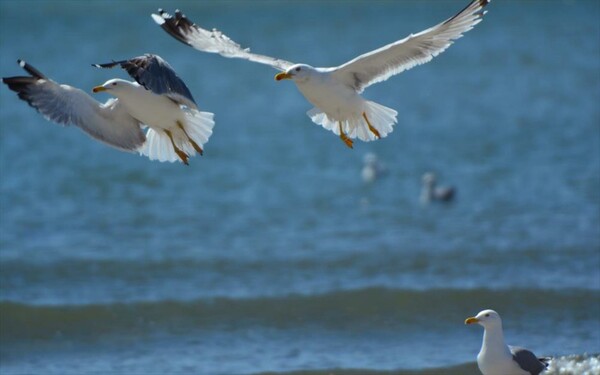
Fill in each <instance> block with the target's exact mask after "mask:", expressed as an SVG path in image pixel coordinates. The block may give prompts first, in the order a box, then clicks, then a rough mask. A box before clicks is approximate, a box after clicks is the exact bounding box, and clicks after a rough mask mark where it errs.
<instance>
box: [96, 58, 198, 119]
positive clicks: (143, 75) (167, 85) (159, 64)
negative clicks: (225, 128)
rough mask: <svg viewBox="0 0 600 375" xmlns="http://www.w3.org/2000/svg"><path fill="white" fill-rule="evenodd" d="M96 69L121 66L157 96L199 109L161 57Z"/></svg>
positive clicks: (103, 65) (105, 65) (115, 63)
mask: <svg viewBox="0 0 600 375" xmlns="http://www.w3.org/2000/svg"><path fill="white" fill-rule="evenodd" d="M92 65H93V66H95V67H96V68H113V67H115V66H117V65H119V66H120V67H121V68H123V69H125V70H126V71H127V73H128V74H129V75H130V76H131V78H133V79H135V80H136V82H137V83H139V84H140V85H142V86H144V87H145V88H146V89H147V90H150V91H152V92H153V93H155V94H157V95H166V96H167V97H169V98H170V99H171V100H173V101H174V102H176V103H177V104H181V105H185V106H187V107H190V108H193V109H198V106H197V105H196V101H195V100H194V97H193V96H192V93H191V92H190V90H189V89H188V88H187V86H186V85H185V83H184V82H183V81H182V80H181V78H179V76H178V75H177V73H175V71H174V70H173V68H171V66H170V65H169V64H168V63H167V62H166V61H165V60H163V59H162V58H161V57H160V56H157V55H151V54H145V55H143V56H138V57H134V58H132V59H129V60H122V61H113V62H110V63H106V64H92Z"/></svg>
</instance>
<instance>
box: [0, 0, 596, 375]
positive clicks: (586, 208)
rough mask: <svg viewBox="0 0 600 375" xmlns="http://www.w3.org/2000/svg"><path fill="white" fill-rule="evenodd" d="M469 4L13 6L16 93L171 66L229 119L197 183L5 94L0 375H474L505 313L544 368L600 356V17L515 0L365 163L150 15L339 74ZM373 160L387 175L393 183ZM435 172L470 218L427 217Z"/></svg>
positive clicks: (300, 103)
mask: <svg viewBox="0 0 600 375" xmlns="http://www.w3.org/2000/svg"><path fill="white" fill-rule="evenodd" d="M466 3H467V1H466V0H456V1H454V0H452V1H450V0H448V1H444V2H441V1H426V0H422V1H416V0H415V1H385V2H380V1H375V2H373V1H352V2H342V1H328V2H312V1H310V2H300V1H294V2H285V3H283V2H276V1H264V2H263V1H260V2H259V1H253V2H243V1H226V2H219V1H208V2H154V1H148V2H146V1H139V2H138V1H130V2H99V1H97V2H94V1H92V2H67V1H47V2H34V1H6V0H0V73H1V75H2V76H3V77H7V76H14V75H21V74H22V70H21V69H20V68H19V66H18V65H17V64H16V59H17V58H23V59H25V60H27V61H28V62H29V63H31V64H32V65H33V66H35V67H36V68H38V69H39V70H40V71H42V72H43V73H44V74H46V75H47V76H49V77H51V78H52V79H54V80H55V81H57V82H61V83H66V84H70V85H73V86H76V87H79V88H82V89H84V90H87V91H90V90H91V88H92V87H93V86H95V85H98V84H101V83H103V82H104V81H106V80H108V79H109V78H113V77H120V78H127V75H126V74H125V72H123V71H120V70H116V69H115V70H98V69H94V68H92V67H91V66H90V64H92V63H103V62H108V61H111V60H112V59H123V58H129V57H133V56H138V55H141V54H143V53H147V52H148V53H156V54H159V55H161V56H162V57H163V58H165V59H166V60H168V61H169V63H170V64H171V65H172V66H173V68H174V69H175V70H176V71H177V72H178V74H179V75H180V76H181V77H182V79H184V80H185V81H186V83H187V84H188V86H189V88H190V90H191V92H192V93H193V95H194V97H195V98H196V101H197V102H198V104H199V106H200V108H201V109H202V110H206V111H210V112H214V113H215V120H216V127H215V131H214V134H213V136H212V137H211V139H210V141H209V142H208V143H207V144H206V146H205V155H204V156H202V157H195V158H193V159H191V160H190V164H191V165H190V166H189V167H185V166H183V165H181V164H180V163H176V164H170V163H158V162H151V161H149V160H148V159H146V158H143V157H141V156H139V155H136V154H128V153H123V152H119V151H117V150H114V149H111V148H109V147H107V146H105V145H103V144H100V143H98V142H96V141H94V140H92V139H90V138H89V137H87V136H86V135H85V134H83V133H82V132H81V131H79V130H78V129H76V128H61V127H60V126H57V125H54V124H51V123H49V122H47V121H46V120H44V119H43V118H42V117H41V116H40V115H39V114H37V113H36V112H35V111H34V110H33V109H32V108H30V107H29V106H27V105H26V103H24V102H22V101H20V100H18V99H17V97H16V95H15V94H14V93H13V92H11V91H9V90H8V89H7V88H6V86H4V85H3V86H2V87H1V88H0V372H1V373H2V374H20V373H44V374H68V373H77V374H82V373H115V374H122V373H155V374H159V373H160V374H162V373H195V374H255V373H261V372H275V373H285V372H291V371H307V372H309V373H315V374H316V373H322V372H323V373H326V372H325V371H326V370H327V369H338V370H336V371H337V372H336V373H347V372H348V371H350V370H351V369H360V370H357V371H358V372H356V373H361V374H363V373H375V372H377V371H383V372H386V373H387V372H394V373H403V374H404V373H411V372H410V371H413V370H414V371H417V372H419V373H428V374H431V373H432V371H433V370H430V369H431V368H440V369H441V370H440V371H441V373H457V374H471V373H474V374H475V373H477V370H476V369H475V367H474V366H473V362H474V360H475V357H476V355H477V352H478V351H479V347H480V344H481V336H482V330H481V329H480V327H471V326H464V325H463V321H464V319H465V318H466V317H468V316H472V315H474V314H476V313H477V312H478V311H480V310H483V309H485V308H494V309H496V310H497V311H498V312H499V313H500V314H501V315H502V317H503V318H504V328H505V336H506V338H507V340H508V341H509V343H512V344H519V345H523V346H526V347H529V348H531V349H533V350H534V351H535V352H536V354H539V355H547V356H556V357H558V358H567V357H565V356H567V355H583V354H584V353H600V106H599V105H598V103H600V24H599V23H598V19H600V3H598V2H597V1H592V0H589V1H577V2H574V1H554V0H552V1H548V0H544V1H542V0H539V1H535V0H532V1H527V2H522V1H509V0H504V1H493V2H492V3H491V4H490V5H489V8H488V10H489V13H488V14H487V15H486V17H485V19H484V21H483V22H482V23H481V24H479V25H477V26H476V27H475V29H473V30H472V31H470V32H468V33H467V34H466V35H465V36H464V38H462V39H460V40H458V41H457V42H456V43H455V44H454V45H453V46H452V47H451V48H449V49H448V51H446V52H444V53H443V54H442V55H440V56H438V57H437V58H435V59H434V60H433V61H432V62H430V63H428V64H426V65H423V66H420V67H417V68H414V69H412V70H410V71H408V72H405V73H403V74H401V75H399V76H396V77H393V78H391V79H389V80H388V81H386V82H384V83H381V84H377V85H374V86H372V87H369V88H368V89H367V90H366V92H365V97H367V98H368V99H370V100H374V101H376V102H378V103H381V104H383V105H385V106H388V107H391V108H394V109H396V110H397V111H398V113H399V114H398V124H397V125H396V127H395V130H394V132H393V133H391V134H390V135H389V136H388V137H387V138H385V139H382V140H379V141H376V142H372V143H362V142H359V141H357V142H356V143H355V148H354V150H350V149H348V148H346V147H345V146H344V144H343V143H342V142H341V141H340V140H339V139H338V137H336V136H335V135H333V134H332V133H330V132H327V131H325V130H324V129H322V128H321V127H319V126H317V125H315V124H313V123H312V122H311V121H310V119H309V118H308V117H307V116H306V115H305V112H306V111H307V110H309V109H310V108H311V106H310V105H309V104H308V102H306V101H305V100H304V98H303V97H302V96H301V95H300V94H299V92H298V91H297V89H296V88H295V87H294V86H293V84H292V83H291V82H282V83H277V82H275V81H274V80H273V75H274V74H275V73H276V72H275V71H274V70H272V69H270V68H268V67H265V66H260V65H257V64H252V63H248V62H244V61H240V60H229V59H223V58H221V57H219V56H216V55H208V54H202V53H200V52H197V51H194V50H193V49H191V48H189V47H186V46H184V45H183V44H181V43H178V42H176V41H175V40H174V39H172V38H170V37H169V36H168V35H167V34H166V33H164V32H163V31H162V30H161V29H160V28H159V27H158V26H156V25H155V24H154V22H153V21H152V20H151V18H150V16H149V15H150V13H151V12H153V11H156V9H157V8H159V7H165V8H166V9H167V10H169V11H171V12H172V11H173V10H174V9H175V8H181V9H182V10H183V11H184V12H185V13H186V14H187V15H188V16H189V17H190V18H191V19H192V20H193V21H195V22H197V23H199V24H201V25H202V26H204V27H206V28H212V27H217V28H219V29H221V30H223V31H224V32H225V33H226V34H227V35H229V36H230V37H231V38H233V39H234V40H236V41H237V42H239V43H241V44H242V45H243V46H250V47H252V50H253V51H256V52H258V53H264V54H269V55H273V56H277V57H281V58H284V59H287V60H290V61H296V62H304V63H309V64H311V65H315V66H335V65H339V64H341V63H343V62H345V61H347V60H349V59H351V58H353V57H354V56H356V55H358V54H360V53H364V52H367V51H369V50H372V49H375V48H377V47H380V46H381V45H383V44H386V43H390V42H392V41H394V40H397V39H400V38H403V37H405V36H406V35H408V34H409V33H411V32H417V31H420V30H423V29H425V28H427V27H429V26H432V25H433V24H435V23H437V22H439V21H442V20H443V19H445V18H447V17H449V16H451V15H453V14H454V13H455V12H457V11H458V10H460V9H462V7H464V6H465V5H466ZM107 98H108V97H107V96H103V95H100V96H97V99H98V100H102V101H105V100H107ZM368 152H371V153H375V154H376V155H377V156H378V158H379V159H380V160H381V162H382V163H384V164H385V165H386V167H387V169H388V174H387V176H385V177H384V178H381V179H379V180H377V181H375V182H374V183H373V184H365V183H364V182H363V181H362V180H361V178H360V171H361V168H362V160H363V157H364V155H365V154H366V153H368ZM427 171H435V172H436V173H437V174H438V179H439V180H440V181H441V182H442V183H444V184H446V183H447V184H452V185H454V186H455V187H456V188H457V191H458V194H457V199H456V200H455V201H454V202H452V203H451V204H445V205H444V204H431V205H428V206H423V205H421V204H420V202H419V194H420V181H421V175H422V174H423V173H425V172H427ZM568 358H577V359H576V360H575V362H578V363H579V362H582V361H586V360H589V361H596V362H593V363H598V358H597V357H593V356H592V357H585V356H583V357H568ZM580 358H583V359H580ZM586 358H587V359H586ZM590 358H591V359H590ZM565 361H566V359H565ZM590 363H592V362H590ZM596 370H598V371H600V367H596ZM556 373H558V370H556Z"/></svg>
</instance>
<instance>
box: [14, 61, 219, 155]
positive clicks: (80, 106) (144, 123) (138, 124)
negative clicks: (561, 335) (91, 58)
mask: <svg viewBox="0 0 600 375" xmlns="http://www.w3.org/2000/svg"><path fill="white" fill-rule="evenodd" d="M19 65H20V66H21V67H22V68H23V69H25V70H26V71H27V72H28V73H29V74H30V75H31V76H25V77H8V78H3V82H4V83H6V84H7V85H8V87H9V88H10V89H11V90H13V91H15V92H17V93H18V95H19V98H21V99H23V100H25V101H26V102H27V103H28V104H29V105H31V106H32V107H34V108H35V109H37V110H38V111H39V112H40V113H41V114H42V115H43V116H44V117H45V118H46V119H48V120H49V121H53V122H56V123H58V124H62V125H75V126H77V127H79V128H81V129H82V130H83V131H84V132H85V133H87V134H88V135H90V136H91V137H92V138H94V139H97V140H99V141H101V142H103V143H105V144H107V145H109V146H112V147H115V148H117V149H120V150H124V151H137V152H139V153H141V154H143V155H146V156H148V157H149V158H150V159H151V160H155V159H156V160H160V161H171V162H172V161H176V160H181V161H182V162H184V163H185V164H187V163H188V158H189V156H193V155H194V154H195V153H196V152H198V153H201V152H202V148H201V147H202V145H203V144H204V143H206V142H207V141H208V138H209V137H210V135H211V133H212V127H213V126H214V122H213V120H212V117H213V115H212V113H207V112H200V111H199V110H198V107H197V106H196V103H195V102H194V99H193V97H192V96H191V94H190V93H189V90H188V89H187V87H185V84H184V83H183V82H182V81H181V80H180V79H179V77H177V75H176V74H175V72H174V71H173V70H172V68H171V67H170V66H169V65H168V64H167V63H166V62H165V61H164V60H162V59H161V58H160V57H158V56H154V55H144V56H140V57H136V58H133V59H130V60H124V61H120V62H114V63H109V64H102V65H96V66H98V67H112V66H115V65H121V66H122V67H123V68H124V69H126V70H127V71H128V73H129V74H130V75H131V76H132V77H133V78H135V79H136V81H137V82H130V81H125V80H122V79H111V80H109V81H107V82H105V83H104V84H103V85H101V86H97V87H95V88H94V89H93V91H94V92H102V91H104V92H107V93H109V94H111V95H113V96H115V97H116V98H112V99H109V100H108V101H106V103H100V102H98V101H96V100H94V99H93V98H92V97H91V96H89V95H88V94H86V93H85V92H83V91H82V90H80V89H77V88H74V87H72V86H68V85H64V84H59V83H56V82H54V81H52V80H51V79H49V78H47V77H46V76H44V75H43V74H42V73H40V72H39V71H38V70H36V69H35V68H33V67H32V66H31V65H29V64H27V63H26V62H24V61H22V60H19ZM144 128H147V130H146V132H145V133H144V131H143V129H144Z"/></svg>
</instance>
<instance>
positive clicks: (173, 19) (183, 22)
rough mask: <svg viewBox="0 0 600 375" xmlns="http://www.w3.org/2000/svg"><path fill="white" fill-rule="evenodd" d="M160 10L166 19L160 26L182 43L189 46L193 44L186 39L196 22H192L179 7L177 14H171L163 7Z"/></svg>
mask: <svg viewBox="0 0 600 375" xmlns="http://www.w3.org/2000/svg"><path fill="white" fill-rule="evenodd" d="M158 11H159V14H160V16H161V17H162V18H163V20H164V21H165V22H163V23H162V24H161V25H160V27H161V28H162V29H163V30H165V31H166V32H167V33H168V34H169V35H171V36H172V37H173V38H175V39H177V40H178V41H180V42H181V43H183V44H186V45H188V46H189V45H191V44H190V42H189V41H188V40H187V39H186V37H185V34H186V33H188V32H189V31H190V29H192V28H193V27H194V23H193V22H191V21H190V20H189V19H188V18H187V17H186V16H185V14H183V13H181V11H180V10H179V9H177V10H175V16H171V15H170V14H168V13H166V12H165V11H164V10H162V9H159V10H158Z"/></svg>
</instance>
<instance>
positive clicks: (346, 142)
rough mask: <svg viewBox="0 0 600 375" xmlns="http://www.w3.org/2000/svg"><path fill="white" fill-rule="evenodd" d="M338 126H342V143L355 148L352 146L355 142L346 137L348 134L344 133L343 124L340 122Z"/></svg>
mask: <svg viewBox="0 0 600 375" xmlns="http://www.w3.org/2000/svg"><path fill="white" fill-rule="evenodd" d="M338 124H339V125H340V139H341V140H342V141H344V143H345V144H346V146H348V147H350V148H353V147H352V145H353V144H354V142H353V141H352V140H351V139H350V138H348V136H347V135H346V133H344V130H343V129H342V122H341V121H338Z"/></svg>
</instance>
